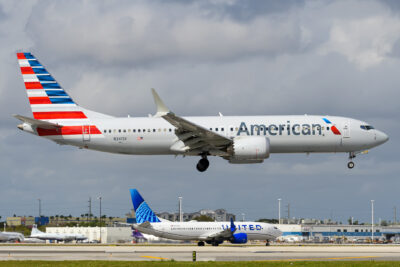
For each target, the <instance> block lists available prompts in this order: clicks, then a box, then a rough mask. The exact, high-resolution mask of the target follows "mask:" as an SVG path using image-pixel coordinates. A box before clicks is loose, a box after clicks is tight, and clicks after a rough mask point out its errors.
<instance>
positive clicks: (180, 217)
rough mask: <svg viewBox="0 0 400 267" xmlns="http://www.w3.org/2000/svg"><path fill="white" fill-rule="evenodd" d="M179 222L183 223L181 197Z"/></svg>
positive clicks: (180, 198) (180, 200)
mask: <svg viewBox="0 0 400 267" xmlns="http://www.w3.org/2000/svg"><path fill="white" fill-rule="evenodd" d="M179 221H180V222H183V214H182V197H179Z"/></svg>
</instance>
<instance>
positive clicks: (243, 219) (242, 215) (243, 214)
mask: <svg viewBox="0 0 400 267" xmlns="http://www.w3.org/2000/svg"><path fill="white" fill-rule="evenodd" d="M242 222H244V213H242Z"/></svg>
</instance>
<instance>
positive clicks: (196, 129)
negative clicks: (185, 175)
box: [152, 89, 232, 156]
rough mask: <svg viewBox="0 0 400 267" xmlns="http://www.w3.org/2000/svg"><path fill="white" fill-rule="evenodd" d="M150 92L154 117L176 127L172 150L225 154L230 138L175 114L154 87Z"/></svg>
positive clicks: (187, 152) (230, 141) (189, 152)
mask: <svg viewBox="0 0 400 267" xmlns="http://www.w3.org/2000/svg"><path fill="white" fill-rule="evenodd" d="M152 93H153V97H154V102H155V103H156V106H157V113H156V115H155V117H161V118H163V119H165V120H166V121H168V122H169V123H171V124H172V125H173V126H175V127H176V130H175V134H176V135H177V136H178V140H177V141H176V142H175V144H173V145H172V146H171V150H172V151H175V152H178V153H185V154H195V155H197V154H203V153H209V154H212V155H216V156H226V155H227V154H228V153H227V148H228V147H229V146H230V145H231V144H232V140H231V139H229V138H227V137H225V136H222V135H220V134H217V133H215V132H212V131H210V130H208V129H206V128H204V127H202V126H200V125H198V124H195V123H193V122H191V121H188V120H186V119H184V118H182V117H179V116H177V115H175V114H174V113H173V112H171V111H170V110H169V109H168V108H167V107H166V106H165V105H164V103H163V102H162V100H161V99H160V97H159V96H158V94H157V92H156V91H155V90H154V89H152Z"/></svg>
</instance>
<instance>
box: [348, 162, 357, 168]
mask: <svg viewBox="0 0 400 267" xmlns="http://www.w3.org/2000/svg"><path fill="white" fill-rule="evenodd" d="M354 166H355V164H354V162H352V161H350V162H349V163H347V168H349V169H353V168H354Z"/></svg>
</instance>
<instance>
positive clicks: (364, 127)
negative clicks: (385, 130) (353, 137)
mask: <svg viewBox="0 0 400 267" xmlns="http://www.w3.org/2000/svg"><path fill="white" fill-rule="evenodd" d="M360 128H361V129H363V130H367V131H368V130H372V129H374V126H371V125H360Z"/></svg>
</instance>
